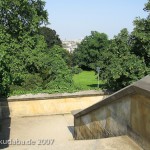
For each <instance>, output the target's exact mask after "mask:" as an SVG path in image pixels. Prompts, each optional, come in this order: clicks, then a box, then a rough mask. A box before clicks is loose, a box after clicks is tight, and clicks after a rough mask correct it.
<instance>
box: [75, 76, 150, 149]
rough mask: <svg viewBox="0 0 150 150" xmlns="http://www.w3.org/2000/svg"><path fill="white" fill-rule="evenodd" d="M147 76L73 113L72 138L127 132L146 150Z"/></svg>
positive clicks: (149, 142)
mask: <svg viewBox="0 0 150 150" xmlns="http://www.w3.org/2000/svg"><path fill="white" fill-rule="evenodd" d="M149 114H150V76H146V77H145V78H143V79H142V80H139V81H138V82H135V83H134V84H132V85H130V86H128V87H126V88H124V89H122V90H120V91H118V92H116V93H114V94H112V95H111V96H109V97H108V98H106V99H104V100H102V101H100V102H98V103H96V104H94V105H92V106H90V107H88V108H86V109H85V110H82V111H80V112H78V113H77V114H74V126H75V131H74V132H75V139H82V140H83V139H94V138H95V139H96V138H105V137H112V136H119V135H129V136H131V137H132V138H133V139H134V140H135V141H136V142H137V143H138V144H140V145H141V146H142V147H143V148H144V149H146V150H149V149H150V128H149V127H150V115H149Z"/></svg>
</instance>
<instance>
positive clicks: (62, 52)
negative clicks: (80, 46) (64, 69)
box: [49, 45, 72, 68]
mask: <svg viewBox="0 0 150 150" xmlns="http://www.w3.org/2000/svg"><path fill="white" fill-rule="evenodd" d="M49 51H50V54H51V55H55V54H57V55H59V56H60V57H61V58H62V59H63V60H64V61H65V62H66V64H67V65H68V67H69V68H70V67H71V63H72V62H71V54H70V53H69V51H67V50H66V49H64V48H62V47H60V46H58V45H54V46H53V47H52V48H51V49H50V50H49Z"/></svg>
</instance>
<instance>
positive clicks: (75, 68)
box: [72, 66, 82, 74]
mask: <svg viewBox="0 0 150 150" xmlns="http://www.w3.org/2000/svg"><path fill="white" fill-rule="evenodd" d="M81 72H82V69H81V68H79V67H78V66H74V67H72V74H79V73H81Z"/></svg>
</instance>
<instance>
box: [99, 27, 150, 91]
mask: <svg viewBox="0 0 150 150" xmlns="http://www.w3.org/2000/svg"><path fill="white" fill-rule="evenodd" d="M129 39H130V35H129V33H128V31H127V29H123V30H121V32H120V33H119V34H118V35H117V36H115V37H114V39H113V40H111V42H110V45H109V48H108V49H107V50H106V51H103V53H102V56H103V60H102V61H100V62H99V64H100V66H101V73H100V76H101V79H103V80H105V81H106V87H107V88H110V89H112V90H118V89H121V88H123V87H125V86H127V85H129V84H131V83H132V82H133V81H136V80H138V79H140V78H142V77H143V76H145V75H146V74H147V73H148V68H147V67H146V65H145V63H144V61H143V60H142V59H139V57H138V56H136V55H135V54H132V52H131V47H130V44H129Z"/></svg>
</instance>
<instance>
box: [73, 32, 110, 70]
mask: <svg viewBox="0 0 150 150" xmlns="http://www.w3.org/2000/svg"><path fill="white" fill-rule="evenodd" d="M107 46H108V37H107V35H106V34H104V33H98V32H96V31H92V32H91V35H90V36H86V37H85V38H84V39H83V41H82V42H81V43H80V44H79V45H78V48H77V49H75V51H74V53H73V62H74V65H78V66H79V67H81V68H82V69H85V68H86V69H95V63H96V62H97V61H98V60H99V57H100V54H101V52H102V51H103V50H105V49H106V48H107Z"/></svg>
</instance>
